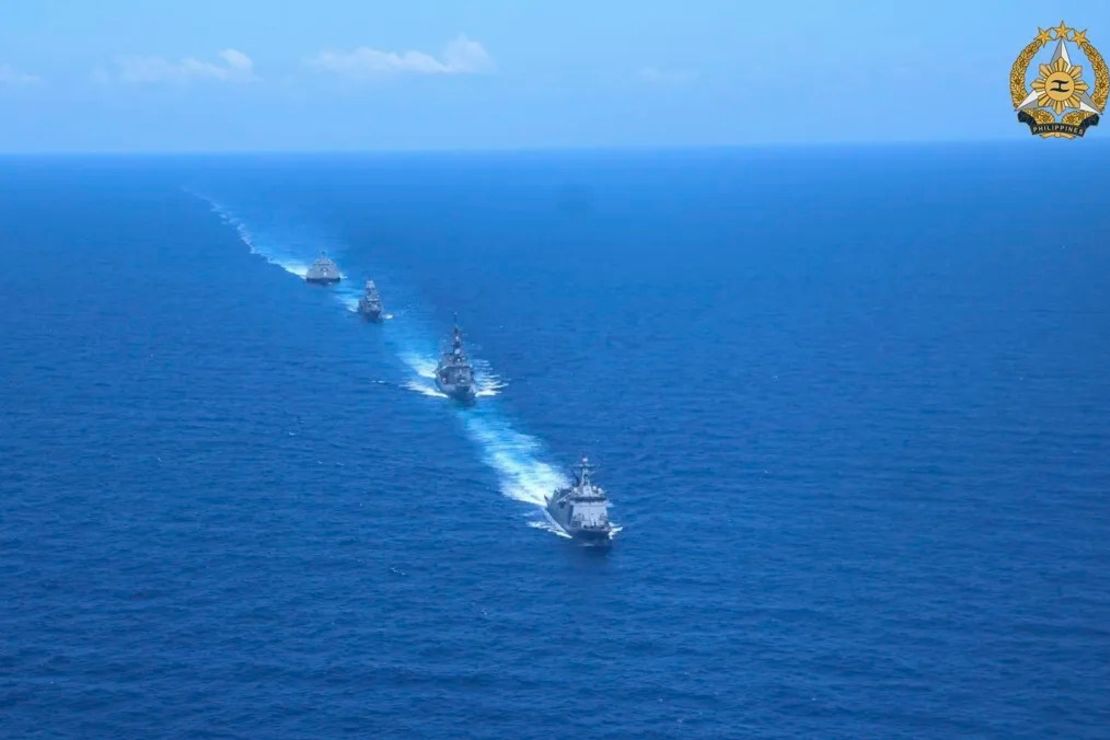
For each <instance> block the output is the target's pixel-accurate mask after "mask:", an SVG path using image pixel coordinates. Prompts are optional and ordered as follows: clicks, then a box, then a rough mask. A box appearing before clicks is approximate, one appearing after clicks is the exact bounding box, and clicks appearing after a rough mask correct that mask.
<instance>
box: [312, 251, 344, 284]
mask: <svg viewBox="0 0 1110 740" xmlns="http://www.w3.org/2000/svg"><path fill="white" fill-rule="evenodd" d="M304 279H305V282H308V283H316V284H318V285H332V284H333V283H338V282H339V281H340V280H342V279H343V276H342V275H341V274H340V273H339V265H337V264H335V261H334V260H332V259H331V258H330V257H328V253H327V252H321V253H320V256H319V257H318V258H317V260H316V261H315V262H313V263H312V265H311V266H310V267H309V268H308V272H306V273H305V276H304Z"/></svg>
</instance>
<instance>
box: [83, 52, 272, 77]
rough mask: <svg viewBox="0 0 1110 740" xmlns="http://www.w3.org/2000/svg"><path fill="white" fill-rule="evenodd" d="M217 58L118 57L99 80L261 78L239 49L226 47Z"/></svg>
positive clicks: (250, 61)
mask: <svg viewBox="0 0 1110 740" xmlns="http://www.w3.org/2000/svg"><path fill="white" fill-rule="evenodd" d="M216 56H217V60H216V61H206V60H202V59H195V58H193V57H185V58H184V59H179V60H177V61H173V60H169V59H166V58H164V57H158V56H124V57H119V58H117V59H116V62H115V68H114V69H113V70H112V71H111V72H106V71H104V70H99V71H98V72H97V75H96V76H97V77H98V79H101V80H119V81H120V82H131V83H156V82H173V83H185V82H192V81H194V80H214V81H217V82H251V81H252V80H255V79H258V78H257V76H256V75H255V73H254V61H253V60H251V58H250V57H249V56H247V55H246V54H244V53H243V52H241V51H239V50H237V49H224V50H223V51H221V52H220V53H219V54H217V55H216Z"/></svg>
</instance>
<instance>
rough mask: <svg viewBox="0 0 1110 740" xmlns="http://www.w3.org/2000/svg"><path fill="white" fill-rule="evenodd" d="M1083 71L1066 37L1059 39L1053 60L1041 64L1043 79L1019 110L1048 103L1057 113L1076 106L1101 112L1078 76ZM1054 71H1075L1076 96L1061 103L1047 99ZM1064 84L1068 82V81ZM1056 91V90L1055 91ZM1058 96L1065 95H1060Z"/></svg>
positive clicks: (1088, 110)
mask: <svg viewBox="0 0 1110 740" xmlns="http://www.w3.org/2000/svg"><path fill="white" fill-rule="evenodd" d="M1060 25H1061V26H1063V25H1064V23H1063V21H1061V22H1060ZM1056 30H1057V31H1059V30H1060V29H1058V28H1057V29H1056ZM1081 71H1082V67H1076V66H1075V65H1073V64H1072V63H1071V57H1070V56H1069V55H1068V45H1067V43H1066V42H1065V41H1064V39H1063V38H1061V39H1059V40H1057V42H1056V50H1055V51H1054V52H1053V53H1052V61H1051V62H1049V63H1048V64H1042V65H1041V66H1040V73H1041V78H1043V79H1040V80H1037V81H1035V82H1034V85H1033V87H1034V89H1033V91H1032V92H1030V93H1029V94H1028V95H1026V96H1025V99H1024V100H1022V101H1021V103H1019V104H1018V106H1017V110H1025V109H1028V108H1039V107H1041V106H1044V105H1048V107H1055V108H1057V111H1056V112H1057V113H1059V112H1061V110H1063V108H1076V109H1078V110H1081V111H1086V112H1088V113H1099V114H1101V113H1102V111H1100V110H1099V109H1098V107H1097V106H1096V105H1095V101H1094V100H1092V99H1091V96H1090V95H1089V94H1088V92H1087V90H1088V88H1087V84H1086V83H1085V82H1083V81H1082V79H1081V78H1079V77H1078V75H1079V73H1080V72H1081ZM1053 72H1057V73H1066V74H1068V75H1069V76H1070V75H1071V73H1072V72H1074V74H1075V75H1076V77H1074V78H1073V80H1076V79H1077V80H1078V82H1077V83H1075V84H1074V91H1073V94H1074V97H1073V96H1072V95H1068V96H1067V99H1066V101H1064V100H1061V101H1059V103H1057V101H1055V100H1051V101H1050V100H1047V99H1046V92H1045V88H1046V87H1048V86H1049V82H1050V81H1049V78H1050V77H1051V76H1052V74H1053ZM1037 82H1039V83H1040V84H1039V85H1038V84H1037ZM1064 84H1067V83H1066V81H1065V83H1064ZM1038 87H1040V89H1039V90H1038V89H1037V88H1038ZM1055 87H1059V88H1060V92H1061V93H1063V92H1065V90H1064V89H1063V87H1062V86H1059V85H1055ZM1069 87H1070V85H1069ZM1055 92H1056V91H1055V90H1054V91H1053V93H1055ZM1057 97H1063V96H1062V95H1058V96H1057ZM1061 105H1063V108H1061V107H1060V106H1061Z"/></svg>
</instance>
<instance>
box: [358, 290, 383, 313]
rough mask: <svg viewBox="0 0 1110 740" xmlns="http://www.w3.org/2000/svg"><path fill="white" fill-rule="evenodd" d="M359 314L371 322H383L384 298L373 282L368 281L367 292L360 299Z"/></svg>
mask: <svg viewBox="0 0 1110 740" xmlns="http://www.w3.org/2000/svg"><path fill="white" fill-rule="evenodd" d="M358 312H359V314H361V315H362V316H363V317H365V318H366V319H368V320H370V321H381V320H382V297H381V296H380V295H379V294H378V286H376V285H374V281H373V280H367V281H366V289H365V292H364V293H363V294H362V297H361V298H359V299H358Z"/></svg>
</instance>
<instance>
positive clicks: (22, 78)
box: [0, 64, 42, 87]
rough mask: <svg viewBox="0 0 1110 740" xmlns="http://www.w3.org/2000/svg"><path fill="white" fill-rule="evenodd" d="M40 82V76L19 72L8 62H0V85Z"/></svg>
mask: <svg viewBox="0 0 1110 740" xmlns="http://www.w3.org/2000/svg"><path fill="white" fill-rule="evenodd" d="M40 82H42V78H41V77H39V76H38V75H32V74H28V73H26V72H20V71H19V70H18V69H16V68H15V67H12V66H11V65H8V64H0V85H11V86H13V87H22V86H24V85H36V84H38V83H40Z"/></svg>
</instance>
